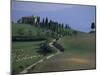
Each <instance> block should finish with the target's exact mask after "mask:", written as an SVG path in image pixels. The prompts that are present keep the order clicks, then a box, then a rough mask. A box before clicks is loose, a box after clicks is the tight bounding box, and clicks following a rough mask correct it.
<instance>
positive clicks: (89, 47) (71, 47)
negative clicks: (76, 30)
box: [58, 34, 95, 53]
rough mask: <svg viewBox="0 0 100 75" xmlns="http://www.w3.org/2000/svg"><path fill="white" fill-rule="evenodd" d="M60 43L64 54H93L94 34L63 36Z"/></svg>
mask: <svg viewBox="0 0 100 75" xmlns="http://www.w3.org/2000/svg"><path fill="white" fill-rule="evenodd" d="M58 43H60V44H61V45H62V46H63V47H64V48H65V51H66V52H76V53H77V52H79V53H87V52H90V51H93V52H95V34H94V35H93V34H85V35H76V36H71V37H70V36H65V37H63V38H61V39H60V40H59V41H58Z"/></svg>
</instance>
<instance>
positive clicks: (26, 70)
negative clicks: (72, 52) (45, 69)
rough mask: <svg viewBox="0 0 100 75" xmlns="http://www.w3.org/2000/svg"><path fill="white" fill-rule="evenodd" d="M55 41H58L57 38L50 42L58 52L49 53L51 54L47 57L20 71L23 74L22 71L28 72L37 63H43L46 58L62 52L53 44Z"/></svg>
mask: <svg viewBox="0 0 100 75" xmlns="http://www.w3.org/2000/svg"><path fill="white" fill-rule="evenodd" d="M55 41H56V39H53V40H52V42H50V43H49V46H50V47H53V48H55V49H56V50H57V52H56V53H54V54H51V55H49V56H47V57H44V58H42V59H40V60H39V61H37V62H36V63H34V64H32V65H30V66H28V67H27V68H25V69H24V70H23V71H22V72H20V73H21V74H22V73H27V72H28V70H29V69H31V68H32V67H33V66H35V65H37V64H38V63H41V62H43V61H44V60H45V59H47V60H48V59H50V58H51V57H53V56H55V55H58V54H60V53H61V52H60V51H59V50H58V49H57V48H56V47H55V46H54V45H53V43H54V42H55Z"/></svg>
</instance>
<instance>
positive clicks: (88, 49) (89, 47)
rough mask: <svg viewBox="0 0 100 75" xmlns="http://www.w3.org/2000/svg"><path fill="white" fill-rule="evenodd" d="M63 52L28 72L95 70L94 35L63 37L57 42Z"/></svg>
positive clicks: (84, 34)
mask: <svg viewBox="0 0 100 75" xmlns="http://www.w3.org/2000/svg"><path fill="white" fill-rule="evenodd" d="M58 43H59V44H61V45H62V46H63V47H64V49H65V51H64V52H61V53H60V54H59V55H56V56H54V57H52V58H50V59H48V60H45V61H44V62H42V63H40V64H38V65H37V66H35V68H33V69H31V71H30V72H50V71H64V70H67V71H68V70H84V69H95V68H96V65H95V64H96V62H95V60H96V59H95V56H96V55H95V53H96V46H95V33H91V34H86V33H83V34H79V35H76V36H65V37H62V38H60V39H59V40H58Z"/></svg>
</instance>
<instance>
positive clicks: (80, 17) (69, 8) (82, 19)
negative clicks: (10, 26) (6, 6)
mask: <svg viewBox="0 0 100 75" xmlns="http://www.w3.org/2000/svg"><path fill="white" fill-rule="evenodd" d="M95 14H96V7H95V6H89V5H72V4H55V3H38V2H20V1H17V2H16V1H13V2H12V9H11V18H12V21H14V22H16V21H17V20H18V19H19V18H21V17H22V16H32V15H34V16H40V18H41V19H43V18H46V17H48V19H52V20H54V21H57V22H59V23H63V24H69V26H71V27H72V28H73V29H76V30H79V31H83V32H89V31H90V30H91V23H92V22H95V16H96V15H95Z"/></svg>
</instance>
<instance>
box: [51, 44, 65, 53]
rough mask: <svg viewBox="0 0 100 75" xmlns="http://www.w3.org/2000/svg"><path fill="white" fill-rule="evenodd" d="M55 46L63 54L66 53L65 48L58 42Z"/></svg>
mask: <svg viewBox="0 0 100 75" xmlns="http://www.w3.org/2000/svg"><path fill="white" fill-rule="evenodd" d="M53 45H54V46H55V47H56V48H58V49H59V50H60V51H61V52H64V48H63V47H62V46H61V45H60V44H58V43H57V42H54V43H53Z"/></svg>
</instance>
